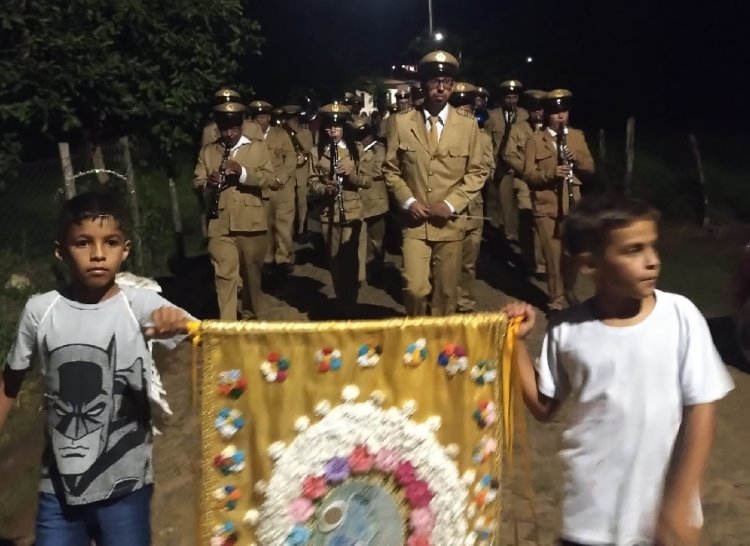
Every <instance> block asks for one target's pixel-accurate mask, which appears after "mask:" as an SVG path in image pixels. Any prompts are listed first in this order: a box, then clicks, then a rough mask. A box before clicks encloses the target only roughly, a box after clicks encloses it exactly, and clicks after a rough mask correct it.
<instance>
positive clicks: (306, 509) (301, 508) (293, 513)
mask: <svg viewBox="0 0 750 546" xmlns="http://www.w3.org/2000/svg"><path fill="white" fill-rule="evenodd" d="M287 511H288V513H289V517H290V518H292V520H293V521H294V523H305V522H306V521H307V520H308V519H310V518H311V517H312V515H313V514H314V513H315V507H314V506H313V503H312V501H311V500H310V499H308V498H305V497H298V498H296V499H294V500H293V501H292V502H291V503H290V504H289V508H288V509H287Z"/></svg>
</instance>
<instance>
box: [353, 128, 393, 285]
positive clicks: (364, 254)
mask: <svg viewBox="0 0 750 546" xmlns="http://www.w3.org/2000/svg"><path fill="white" fill-rule="evenodd" d="M352 128H353V129H354V140H356V141H357V148H358V150H359V171H360V173H362V174H363V175H364V176H366V177H367V178H368V179H369V180H370V186H369V187H367V188H360V190H359V196H360V198H361V199H362V208H363V211H364V212H363V215H364V220H365V225H364V228H363V229H362V232H361V235H360V242H359V266H360V278H367V275H366V270H367V268H368V266H369V269H370V270H371V272H372V275H373V276H374V277H377V276H378V275H380V274H381V273H382V270H383V264H384V262H385V247H384V239H385V218H386V213H387V212H388V190H387V189H386V186H385V178H384V177H383V160H384V159H385V145H384V144H383V143H382V142H378V141H377V140H376V139H375V135H373V134H372V129H371V127H370V126H369V125H367V124H366V123H363V122H362V120H359V121H355V122H354V123H353V124H352Z"/></svg>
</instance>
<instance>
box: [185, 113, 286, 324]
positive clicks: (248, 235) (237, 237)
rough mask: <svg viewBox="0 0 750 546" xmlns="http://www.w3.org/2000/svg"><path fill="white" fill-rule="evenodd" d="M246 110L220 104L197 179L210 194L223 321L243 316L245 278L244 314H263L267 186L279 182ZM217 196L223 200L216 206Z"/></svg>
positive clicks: (210, 227) (211, 235)
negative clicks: (247, 126)
mask: <svg viewBox="0 0 750 546" xmlns="http://www.w3.org/2000/svg"><path fill="white" fill-rule="evenodd" d="M245 110H246V108H245V106H244V105H243V104H241V103H238V102H226V103H223V104H220V105H217V106H215V107H214V110H213V112H214V118H215V119H216V122H217V124H218V127H219V133H220V136H219V138H218V139H217V140H216V141H214V142H212V143H210V144H207V145H206V146H204V147H203V148H202V149H201V151H200V154H199V155H198V164H197V165H196V167H195V176H194V179H193V187H194V188H195V189H196V190H200V191H203V192H205V194H206V204H207V207H208V212H209V219H208V253H209V255H210V256H211V263H212V265H213V267H214V274H215V283H216V294H217V296H218V300H219V311H220V318H221V319H222V320H237V318H238V316H237V290H238V287H239V283H240V280H241V281H242V294H241V298H242V310H243V315H244V316H243V317H242V318H246V319H252V318H258V306H259V302H260V297H261V290H260V278H261V276H260V273H261V267H262V265H263V257H264V256H265V253H266V245H267V242H266V230H267V229H268V227H267V223H266V215H265V213H264V211H263V199H262V190H263V189H264V188H269V187H274V186H275V184H276V177H275V176H274V174H273V167H272V165H271V157H270V154H269V152H268V148H267V147H266V144H265V142H263V140H262V139H260V140H251V139H249V138H247V137H246V136H245V135H243V134H242V125H243V121H244V118H245ZM227 148H228V150H227ZM224 157H226V159H224ZM222 164H223V169H224V175H223V176H222V174H221V170H222ZM216 192H219V193H218V194H217V193H216ZM216 195H218V203H217V206H216V209H215V210H214V203H216V199H215V196H216ZM212 212H215V213H216V214H212ZM212 216H213V217H212Z"/></svg>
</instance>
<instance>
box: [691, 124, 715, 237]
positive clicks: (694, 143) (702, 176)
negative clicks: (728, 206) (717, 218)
mask: <svg viewBox="0 0 750 546" xmlns="http://www.w3.org/2000/svg"><path fill="white" fill-rule="evenodd" d="M688 139H689V140H690V147H691V148H692V149H693V156H695V164H696V166H697V167H698V182H700V189H701V197H702V198H703V229H707V228H708V227H709V225H710V223H711V218H710V216H709V214H708V192H707V191H706V172H705V171H704V170H703V159H702V158H701V151H700V148H698V139H697V138H696V137H695V134H694V133H690V134H689V135H688Z"/></svg>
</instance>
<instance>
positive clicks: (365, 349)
mask: <svg viewBox="0 0 750 546" xmlns="http://www.w3.org/2000/svg"><path fill="white" fill-rule="evenodd" d="M369 350H370V346H369V345H360V346H359V351H357V356H365V355H366V354H367V353H368V352H369Z"/></svg>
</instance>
